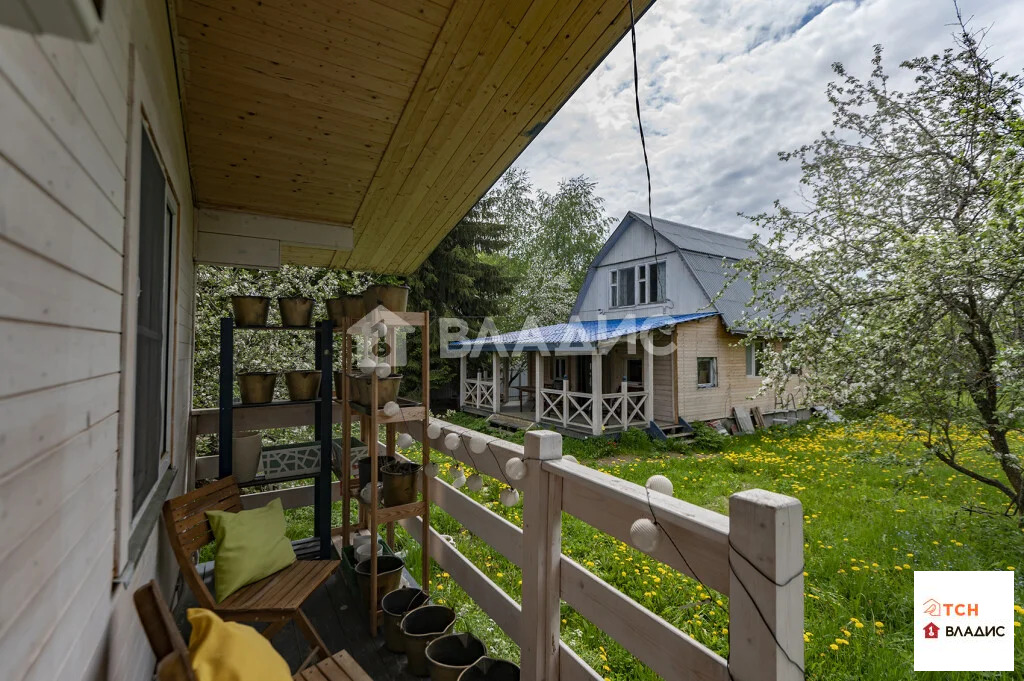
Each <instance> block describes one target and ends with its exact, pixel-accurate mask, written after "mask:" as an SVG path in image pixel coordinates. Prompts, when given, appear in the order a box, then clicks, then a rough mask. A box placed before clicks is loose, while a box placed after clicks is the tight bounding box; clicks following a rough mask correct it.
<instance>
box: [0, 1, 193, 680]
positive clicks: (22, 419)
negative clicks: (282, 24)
mask: <svg viewBox="0 0 1024 681" xmlns="http://www.w3.org/2000/svg"><path fill="white" fill-rule="evenodd" d="M133 62H134V69H133V67H132V63H133ZM133 74H134V75H133ZM139 103H141V108H139V107H138V106H137V104H139ZM180 110H181V109H180V105H179V100H178V95H177V83H176V74H175V70H174V63H173V49H172V46H171V39H170V30H169V27H168V19H167V8H166V5H165V4H164V2H162V1H161V0H139V1H137V2H130V1H129V0H107V2H106V3H105V16H104V20H103V22H102V25H101V28H100V32H99V34H98V36H97V37H96V39H95V40H94V41H93V42H90V43H79V42H74V41H71V40H67V39H64V38H58V37H54V36H48V35H31V34H28V33H24V32H19V31H15V30H13V29H10V28H7V27H0V119H2V120H3V121H4V124H3V125H2V126H0V347H3V353H2V354H0V358H2V360H0V361H2V370H0V537H2V539H3V541H2V542H0V547H2V548H0V574H3V575H4V579H3V580H2V581H0V677H3V678H4V679H5V681H8V680H9V681H22V680H29V679H31V680H37V679H38V680H40V681H42V680H50V679H71V680H73V681H77V680H78V679H140V678H147V677H148V676H149V674H150V673H151V671H152V664H153V660H152V655H151V653H150V652H149V647H148V645H147V644H146V641H145V637H144V635H143V633H142V631H141V628H140V627H139V624H138V619H137V617H136V615H135V612H134V608H133V607H132V604H131V598H130V596H131V591H130V589H131V588H132V587H134V586H135V585H137V584H141V583H144V582H145V581H148V580H149V579H151V578H154V577H156V578H157V579H158V580H159V581H160V582H161V584H162V586H163V587H165V588H168V587H170V586H172V585H173V581H172V580H173V578H174V570H172V569H170V568H169V567H168V566H167V565H166V563H167V561H166V560H163V558H165V556H163V555H162V554H161V552H160V551H159V550H158V544H159V541H160V538H159V536H158V532H156V531H154V532H152V533H151V535H150V536H149V540H148V542H147V543H146V549H145V550H144V551H143V554H142V556H141V559H140V560H139V562H138V564H137V565H135V571H134V578H133V580H132V582H133V583H132V584H131V585H126V586H127V588H126V587H125V586H116V585H114V584H113V578H114V577H115V575H116V573H117V572H118V568H119V566H120V567H123V564H124V562H125V561H126V556H124V555H121V556H120V558H121V559H120V560H118V555H119V553H121V554H123V551H122V550H121V549H120V548H119V547H120V545H122V544H126V543H127V535H128V533H129V532H130V531H131V529H132V527H131V518H128V523H124V522H123V519H122V518H121V516H119V514H118V507H119V506H120V505H123V504H124V501H125V500H124V499H123V497H122V496H119V489H118V485H119V480H122V479H123V475H122V474H123V471H124V469H125V467H126V466H128V464H129V463H130V460H126V452H125V450H124V442H125V441H126V440H127V441H130V440H131V439H132V431H131V423H130V422H128V423H126V422H125V421H126V414H124V413H122V412H121V407H120V405H121V404H122V396H123V395H124V394H130V393H126V392H125V391H131V390H132V385H131V384H130V381H128V380H126V377H125V376H124V375H123V372H122V369H123V367H124V366H125V365H126V362H127V360H128V359H129V358H126V357H125V355H124V349H123V345H122V337H123V336H127V335H131V334H133V333H134V329H130V327H126V325H125V319H126V315H125V313H124V312H125V309H127V308H130V307H131V306H132V305H134V304H135V298H134V289H133V288H127V284H126V283H127V282H131V281H132V280H131V278H129V277H128V276H126V273H125V267H124V265H125V258H124V253H125V252H126V251H125V247H126V229H127V226H128V225H130V224H131V221H132V219H133V213H134V211H135V210H137V206H136V205H134V204H133V203H132V199H131V192H132V189H133V187H134V186H135V185H136V184H137V182H138V180H137V178H133V177H131V170H130V168H131V158H132V155H133V153H137V149H133V147H132V144H133V143H132V139H133V135H132V132H133V129H135V128H136V127H137V126H140V125H141V124H142V118H143V117H144V118H145V120H146V123H147V125H148V126H149V127H150V128H151V129H152V133H153V137H154V139H155V143H156V147H157V149H158V150H159V153H160V156H161V160H162V162H163V164H164V166H165V170H166V172H167V174H168V176H169V179H170V183H171V185H172V186H173V189H174V192H175V194H176V197H177V203H178V225H177V232H176V234H175V245H176V256H175V260H174V262H175V268H174V270H175V271H174V272H173V275H172V276H173V278H172V289H171V291H172V299H171V303H170V308H171V309H172V310H173V311H175V317H174V323H173V325H172V331H171V335H170V338H169V345H170V347H171V348H172V352H173V353H174V355H173V356H172V357H171V358H170V359H171V361H170V364H171V366H173V367H174V368H173V376H172V381H171V392H170V397H169V399H170V403H171V414H172V416H171V427H170V429H169V448H170V459H171V460H174V461H175V463H176V464H177V463H179V462H183V461H184V452H185V451H186V446H187V427H188V414H189V407H190V402H191V361H192V360H191V355H192V345H193V342H192V336H193V319H192V310H193V304H192V296H193V277H194V274H193V260H192V253H193V215H192V208H191V206H192V203H193V202H192V197H191V182H190V177H189V173H188V163H187V158H186V153H185V145H184V130H183V125H182V121H181V115H180ZM140 112H141V115H140ZM133 286H134V285H133ZM126 293H127V294H129V295H130V298H129V302H128V303H127V305H126V303H125V300H126ZM128 467H129V468H130V466H128ZM129 479H130V471H129ZM183 479H184V476H183V475H179V476H178V480H177V481H176V485H175V486H172V493H175V494H176V493H177V491H178V490H179V489H180V485H181V483H182V481H183ZM129 494H130V487H129ZM128 505H129V506H130V499H129V500H128Z"/></svg>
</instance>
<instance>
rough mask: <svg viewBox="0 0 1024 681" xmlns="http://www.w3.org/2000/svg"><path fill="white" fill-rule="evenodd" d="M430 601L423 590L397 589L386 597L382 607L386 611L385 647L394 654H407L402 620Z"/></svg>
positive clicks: (384, 627) (384, 621)
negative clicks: (410, 612)
mask: <svg viewBox="0 0 1024 681" xmlns="http://www.w3.org/2000/svg"><path fill="white" fill-rule="evenodd" d="M429 600H430V596H429V595H428V594H427V592H425V591H423V589H413V588H412V587H408V586H407V587H404V588H402V589H396V590H395V591H392V592H391V593H389V594H387V595H386V596H384V600H382V601H381V602H380V607H381V609H382V610H383V611H384V619H383V629H384V645H386V646H387V648H388V650H390V651H391V652H393V653H404V652H405V639H404V638H403V637H402V618H403V617H405V615H406V614H407V613H408V612H409V611H411V610H415V609H416V608H418V607H420V606H421V605H423V604H424V603H427V602H428V601H429Z"/></svg>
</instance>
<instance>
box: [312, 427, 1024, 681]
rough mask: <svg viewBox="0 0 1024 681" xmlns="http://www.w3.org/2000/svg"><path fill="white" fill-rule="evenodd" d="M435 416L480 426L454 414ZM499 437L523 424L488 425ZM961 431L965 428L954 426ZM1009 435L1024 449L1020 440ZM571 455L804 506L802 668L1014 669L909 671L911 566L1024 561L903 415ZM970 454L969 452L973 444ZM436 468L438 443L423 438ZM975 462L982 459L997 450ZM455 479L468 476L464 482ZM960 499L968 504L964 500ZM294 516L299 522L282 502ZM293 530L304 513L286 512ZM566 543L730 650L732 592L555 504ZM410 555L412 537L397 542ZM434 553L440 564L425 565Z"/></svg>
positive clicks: (508, 567) (439, 593) (715, 503)
mask: <svg viewBox="0 0 1024 681" xmlns="http://www.w3.org/2000/svg"><path fill="white" fill-rule="evenodd" d="M444 418H445V419H447V420H450V421H453V422H457V423H459V424H461V425H465V426H469V427H472V428H476V429H480V430H485V428H484V424H483V421H482V420H480V419H475V418H472V417H468V416H466V415H463V414H447V415H445V416H444ZM492 432H494V433H495V434H498V435H501V436H502V437H506V438H507V439H512V440H516V439H518V440H520V441H521V439H522V434H518V435H510V434H508V433H505V432H498V431H492ZM963 437H964V438H965V440H968V441H969V440H970V438H969V437H968V436H966V435H964V436H963ZM1015 447H1016V448H1017V450H1018V451H1024V440H1020V439H1018V440H1016V441H1015ZM566 451H567V452H571V453H573V454H574V455H575V456H577V457H578V458H579V459H580V460H581V462H583V463H585V464H587V465H590V466H593V467H595V468H597V469H599V470H603V471H605V472H607V473H610V474H612V475H616V476H619V477H622V478H624V479H627V480H631V481H633V482H636V483H639V484H643V483H644V481H645V480H646V479H647V478H648V477H649V476H651V475H653V474H655V473H660V474H662V475H665V476H667V477H669V478H670V479H671V480H672V482H673V483H674V486H675V495H676V496H677V497H678V498H681V499H685V500H687V501H689V502H692V503H695V504H699V505H701V506H705V507H707V508H711V509H713V510H716V511H719V512H722V513H727V512H728V497H729V495H730V494H732V493H734V492H736V491H739V490H743V489H748V488H752V487H760V488H763V489H767V490H771V491H774V492H779V493H782V494H789V495H792V496H795V497H797V498H798V499H800V501H801V502H802V504H803V508H804V514H805V516H804V523H805V525H804V537H805V542H806V543H805V568H806V573H805V574H806V577H805V589H806V592H805V596H806V601H805V611H806V617H805V635H804V639H805V641H806V643H805V651H806V665H807V678H809V679H829V680H833V679H835V680H838V679H878V680H882V679H907V678H911V677H913V678H915V679H916V678H920V679H940V678H941V679H955V680H958V681H959V680H963V679H973V678H990V679H1011V678H1012V679H1019V678H1022V677H1021V675H1020V674H1019V673H1018V674H1013V673H1004V674H990V675H984V676H983V675H979V674H941V675H939V674H934V675H932V674H927V673H921V674H916V675H915V674H914V673H913V672H912V668H913V632H912V629H913V617H914V611H913V607H914V605H913V572H914V570H1014V569H1016V574H1021V573H1020V569H1021V568H1020V566H1022V565H1024V531H1022V529H1021V527H1020V526H1019V525H1018V524H1017V522H1016V520H1014V519H1010V518H1006V517H1004V516H1003V515H1002V510H1003V508H1004V505H1003V503H1002V499H1001V498H1000V497H999V495H998V494H997V493H996V492H994V491H992V490H990V489H989V488H988V487H986V486H984V485H982V484H980V483H977V482H975V481H973V480H971V479H969V478H967V477H965V476H963V475H960V474H958V473H955V472H954V471H952V470H951V469H949V468H947V467H945V466H944V465H942V464H941V463H938V462H936V461H933V460H931V459H929V458H928V457H927V456H926V455H925V453H924V452H923V451H922V450H921V448H920V446H919V445H917V444H916V443H914V442H913V441H912V440H910V439H909V438H908V437H907V435H906V428H905V427H903V424H901V423H900V422H899V421H897V420H896V419H893V418H889V417H882V418H878V419H874V420H871V421H865V422H856V423H848V424H833V425H829V424H814V425H799V426H794V427H792V428H788V429H773V430H771V431H766V432H761V433H759V434H757V435H753V436H742V437H736V438H731V439H730V440H729V441H728V443H727V444H726V446H725V449H724V450H723V451H721V452H708V451H701V450H700V449H699V448H691V449H690V450H688V451H685V452H683V453H679V452H672V451H665V450H664V449H659V448H657V447H656V446H653V445H652V444H651V443H649V441H647V440H646V438H645V437H640V436H638V435H637V434H630V437H628V438H626V440H625V441H624V442H623V443H620V444H613V443H609V442H607V441H591V442H579V441H572V440H568V439H567V440H566ZM976 456H977V457H979V459H980V457H981V455H980V454H977V455H976ZM435 460H437V461H441V462H442V466H441V469H442V475H443V476H447V475H449V474H448V473H447V468H448V466H447V465H446V464H448V463H450V461H451V460H450V459H446V458H445V457H443V456H441V455H440V454H435ZM981 465H982V466H984V467H989V468H992V469H994V464H990V463H989V462H988V461H982V462H981ZM488 482H489V483H491V484H490V485H489V486H488V487H486V488H485V489H484V490H483V491H482V492H480V493H475V494H472V495H471V496H473V497H474V498H476V499H477V500H478V501H480V502H481V503H485V504H487V505H488V507H489V508H491V509H492V510H494V511H495V512H496V513H499V514H501V515H503V516H505V517H506V518H508V519H509V520H510V521H512V522H513V523H517V524H521V521H522V515H521V513H522V507H521V506H519V507H517V508H512V509H506V508H505V507H503V506H501V505H500V504H499V503H498V502H497V496H498V491H499V489H498V485H497V484H496V483H495V482H494V481H493V480H488ZM463 491H464V492H465V491H466V489H465V488H463ZM966 509H971V510H970V511H969V510H966ZM434 519H435V527H437V529H438V530H439V531H440V532H442V533H445V534H450V535H452V536H453V537H454V538H455V540H456V544H457V546H458V548H459V550H460V551H462V552H463V553H464V554H465V555H467V556H469V557H470V558H471V559H472V560H473V561H474V563H476V564H477V565H478V566H479V567H480V568H481V569H483V570H484V571H485V572H487V573H488V574H489V575H490V577H491V578H492V579H493V580H494V581H495V582H496V583H498V584H499V585H501V586H502V587H503V588H504V589H505V590H506V591H507V592H508V593H509V594H511V595H512V596H513V597H514V598H517V599H518V597H519V585H520V574H519V571H518V568H516V567H515V566H514V565H512V564H510V563H509V562H508V561H507V560H505V559H504V558H503V557H502V556H501V555H499V554H497V553H496V552H494V551H493V550H491V549H490V548H489V547H488V546H487V545H486V544H485V543H484V542H483V541H482V540H480V539H478V538H476V537H474V536H472V535H470V534H469V533H468V532H466V531H465V530H463V529H462V528H461V527H460V526H459V525H458V524H457V523H455V521H454V520H452V519H451V518H450V517H448V516H447V515H446V514H444V513H443V512H440V511H438V512H437V513H436V514H435V516H434ZM294 520H295V521H296V523H295V525H297V526H299V525H302V526H304V525H305V522H300V517H299V516H298V515H296V516H295V517H294ZM293 529H294V530H295V532H296V534H297V535H298V534H302V531H303V530H304V529H305V528H304V527H295V528H293ZM562 542H563V550H564V552H565V553H566V554H567V555H569V556H571V557H572V558H574V559H575V560H576V561H578V562H579V563H581V564H582V565H584V566H586V567H587V568H588V569H590V570H591V571H593V572H594V573H595V574H597V575H598V576H600V577H601V578H603V579H604V580H606V581H607V582H609V583H610V584H612V585H614V586H615V587H616V588H618V589H619V590H621V591H622V592H623V593H625V594H627V595H629V596H630V597H632V598H633V599H635V600H636V601H638V602H639V603H642V604H643V605H644V606H646V607H648V608H650V609H651V610H652V611H654V612H656V613H657V614H659V615H660V616H661V617H663V618H664V619H666V620H668V621H670V622H672V623H673V624H675V625H676V626H678V627H679V628H680V629H682V630H683V631H685V632H687V633H688V634H689V635H691V636H692V637H693V638H695V639H696V640H698V641H700V642H702V643H704V644H705V645H707V646H708V647H710V648H711V649H712V650H714V651H716V652H718V653H719V654H721V655H723V656H727V655H728V651H729V643H728V642H729V636H728V599H727V598H726V597H724V596H722V595H721V594H718V593H715V592H713V591H709V590H707V589H705V588H704V587H703V586H702V585H700V584H698V583H697V582H696V581H695V580H693V579H690V578H688V577H685V576H683V575H681V574H680V573H678V572H676V571H674V570H671V569H668V568H666V567H665V566H663V565H661V564H660V563H657V562H655V561H653V560H650V559H648V558H646V557H645V556H644V555H643V554H641V553H639V552H638V551H635V550H633V549H632V548H631V547H629V546H627V545H625V544H623V543H622V542H619V541H617V540H615V539H613V538H611V537H609V536H607V535H604V534H602V533H600V532H597V531H596V530H594V529H593V528H591V527H589V526H587V525H585V524H583V523H581V522H579V521H578V520H576V519H574V518H571V517H568V516H567V517H566V518H565V519H564V523H563V538H562ZM407 548H408V550H409V551H410V558H412V559H414V560H415V555H416V550H417V549H416V546H415V544H414V543H412V542H408V545H407ZM435 567H436V566H435ZM433 596H434V598H435V600H436V601H437V602H445V603H447V604H449V605H452V606H453V607H455V608H456V610H457V611H458V613H459V615H460V620H459V622H458V628H459V629H461V630H468V631H472V632H473V633H474V634H476V635H477V636H478V637H480V638H481V639H483V640H484V641H485V642H486V643H487V645H488V649H489V650H490V651H491V652H492V654H496V655H498V656H504V657H510V658H512V659H516V657H517V656H518V651H517V649H516V648H515V645H514V644H513V643H512V642H511V641H509V640H508V638H507V637H505V636H504V634H503V633H502V632H501V631H500V629H498V628H497V627H496V626H495V625H494V624H493V622H491V621H490V620H489V619H488V618H487V617H486V615H484V614H483V613H482V612H481V611H480V610H479V609H478V608H476V606H475V605H474V604H473V603H472V601H471V600H469V599H468V597H467V596H466V595H465V594H464V593H462V592H461V590H460V589H459V588H458V586H457V585H456V584H455V582H454V580H452V579H451V578H450V577H449V576H448V575H447V574H445V573H443V572H441V571H440V570H438V569H436V570H435V580H434V593H433ZM1015 602H1016V603H1017V604H1018V606H1017V609H1016V621H1015V624H1016V627H1015V630H1014V631H1015V635H1016V662H1017V668H1018V670H1024V628H1022V627H1021V623H1022V622H1024V607H1021V606H1020V604H1022V603H1024V578H1022V577H1017V578H1016V580H1015ZM562 638H563V640H565V641H566V642H567V643H568V644H569V645H570V646H572V647H573V649H574V650H576V651H577V652H578V653H579V654H580V655H581V656H582V657H583V658H584V659H585V660H587V662H589V663H590V664H591V665H593V666H594V667H595V668H596V669H598V670H599V671H600V673H602V674H603V675H604V676H605V677H606V678H608V679H616V680H619V679H623V680H625V679H656V678H658V677H657V676H655V675H654V674H653V673H652V672H651V671H650V670H648V669H647V668H646V667H644V666H643V665H641V664H640V663H638V662H637V661H636V660H635V659H634V658H633V657H632V656H630V655H629V653H628V652H626V651H625V650H623V649H622V648H620V647H619V646H617V645H616V644H615V643H614V642H613V641H612V640H611V639H609V638H608V637H606V636H604V634H603V633H602V632H600V631H599V630H598V629H596V628H595V627H594V626H593V625H591V624H590V623H589V622H587V621H586V620H584V619H583V618H582V617H580V616H579V615H577V614H576V613H575V612H573V611H572V610H571V609H570V608H568V607H567V606H563V613H562Z"/></svg>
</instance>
